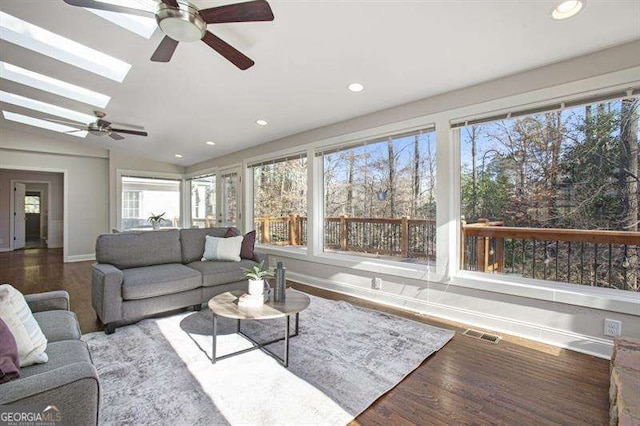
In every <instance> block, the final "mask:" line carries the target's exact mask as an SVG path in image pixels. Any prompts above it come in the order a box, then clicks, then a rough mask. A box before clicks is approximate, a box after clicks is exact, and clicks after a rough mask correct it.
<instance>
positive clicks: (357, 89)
mask: <svg viewBox="0 0 640 426" xmlns="http://www.w3.org/2000/svg"><path fill="white" fill-rule="evenodd" d="M349 90H351V91H352V92H362V91H363V90H364V86H363V85H362V84H360V83H351V84H350V85H349Z"/></svg>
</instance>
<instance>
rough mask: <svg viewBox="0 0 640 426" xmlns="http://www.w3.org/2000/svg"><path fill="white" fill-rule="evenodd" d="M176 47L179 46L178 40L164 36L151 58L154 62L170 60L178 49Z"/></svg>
mask: <svg viewBox="0 0 640 426" xmlns="http://www.w3.org/2000/svg"><path fill="white" fill-rule="evenodd" d="M176 47H178V42H177V41H175V40H174V39H172V38H171V37H169V36H164V38H163V39H162V41H161V42H160V45H159V46H158V48H157V49H156V51H155V52H153V56H151V60H152V61H153V62H169V61H170V60H171V57H172V56H173V53H174V52H175V51H176Z"/></svg>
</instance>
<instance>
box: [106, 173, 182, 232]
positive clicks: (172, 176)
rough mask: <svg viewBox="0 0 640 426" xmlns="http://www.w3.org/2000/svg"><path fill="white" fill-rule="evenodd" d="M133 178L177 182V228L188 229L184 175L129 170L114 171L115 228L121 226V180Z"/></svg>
mask: <svg viewBox="0 0 640 426" xmlns="http://www.w3.org/2000/svg"><path fill="white" fill-rule="evenodd" d="M128 176H133V177H137V178H143V179H144V178H148V179H167V180H175V181H179V182H180V185H179V189H180V196H179V200H180V223H179V224H178V226H180V227H181V228H186V227H188V225H187V222H186V220H185V215H184V212H185V211H187V210H185V197H184V194H185V187H186V183H185V182H186V180H185V179H184V175H183V174H181V173H163V172H149V171H143V170H130V169H116V197H115V198H116V212H115V213H116V222H115V225H116V226H115V228H117V229H120V227H121V226H122V219H123V218H122V178H123V177H128ZM121 231H122V230H121Z"/></svg>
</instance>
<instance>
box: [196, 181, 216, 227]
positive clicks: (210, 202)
mask: <svg viewBox="0 0 640 426" xmlns="http://www.w3.org/2000/svg"><path fill="white" fill-rule="evenodd" d="M215 223H216V176H215V175H211V176H203V177H199V178H195V179H191V226H192V227H194V226H195V227H198V228H210V227H213V226H215Z"/></svg>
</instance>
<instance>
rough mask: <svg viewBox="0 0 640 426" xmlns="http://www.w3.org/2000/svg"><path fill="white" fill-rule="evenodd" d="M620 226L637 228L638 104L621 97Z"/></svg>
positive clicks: (625, 229)
mask: <svg viewBox="0 0 640 426" xmlns="http://www.w3.org/2000/svg"><path fill="white" fill-rule="evenodd" d="M619 169H620V172H619V174H618V184H619V190H620V202H621V206H620V227H621V229H622V230H624V231H637V230H638V105H637V100H636V99H623V100H622V107H621V111H620V159H619Z"/></svg>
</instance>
